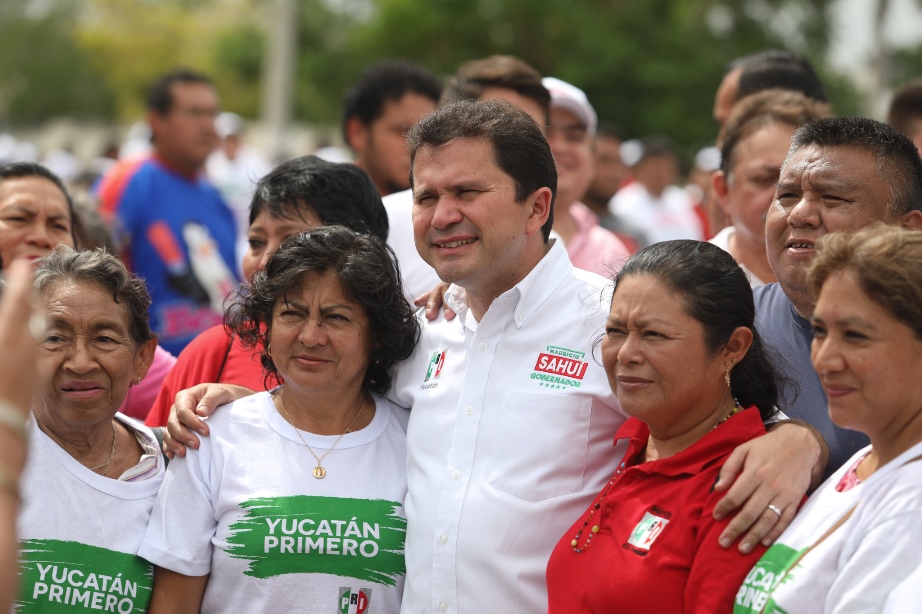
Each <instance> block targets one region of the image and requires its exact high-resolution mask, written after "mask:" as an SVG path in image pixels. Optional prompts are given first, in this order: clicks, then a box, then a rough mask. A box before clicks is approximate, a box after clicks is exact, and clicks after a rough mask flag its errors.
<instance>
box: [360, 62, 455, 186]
mask: <svg viewBox="0 0 922 614" xmlns="http://www.w3.org/2000/svg"><path fill="white" fill-rule="evenodd" d="M441 93H442V87H441V85H440V83H439V80H438V79H437V78H436V77H435V75H433V74H432V73H430V72H428V71H426V70H423V69H422V68H420V67H419V66H417V65H415V64H412V63H410V62H406V61H403V60H386V61H383V62H378V63H377V64H374V65H372V66H371V67H370V68H368V69H367V70H366V71H365V72H364V73H362V76H361V77H360V78H359V81H358V83H356V84H355V87H353V88H352V89H351V90H349V92H348V93H347V94H346V97H345V100H344V101H343V137H344V138H345V139H346V143H348V145H349V147H350V149H352V151H353V152H355V163H356V165H357V166H358V167H359V168H361V169H362V170H363V171H365V172H366V173H368V175H369V177H371V180H372V182H373V183H374V184H375V187H376V188H378V192H380V193H381V196H387V195H388V194H392V193H394V192H399V191H401V190H406V189H408V188H409V187H410V182H409V179H408V177H409V175H410V158H409V154H408V153H407V142H406V136H407V132H408V131H409V130H410V128H412V127H413V126H414V125H415V124H416V123H417V122H418V121H419V120H421V119H422V118H423V117H425V116H426V115H428V114H429V113H432V112H433V111H434V110H435V107H436V104H438V101H439V96H440V95H441Z"/></svg>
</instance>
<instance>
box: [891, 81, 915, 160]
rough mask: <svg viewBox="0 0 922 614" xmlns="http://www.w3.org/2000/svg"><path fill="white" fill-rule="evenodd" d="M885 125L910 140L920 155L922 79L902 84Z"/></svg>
mask: <svg viewBox="0 0 922 614" xmlns="http://www.w3.org/2000/svg"><path fill="white" fill-rule="evenodd" d="M887 123H888V124H890V125H891V126H893V127H894V128H896V129H897V130H899V131H900V132H902V133H903V134H905V135H906V136H908V137H909V138H910V139H912V142H913V143H915V145H916V149H918V150H919V152H920V153H922V78H917V79H913V80H912V81H909V82H908V83H904V84H903V85H902V86H901V87H900V88H899V89H898V90H897V91H896V93H895V94H894V95H893V100H892V101H891V102H890V112H889V113H887Z"/></svg>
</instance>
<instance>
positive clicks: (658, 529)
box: [627, 512, 669, 555]
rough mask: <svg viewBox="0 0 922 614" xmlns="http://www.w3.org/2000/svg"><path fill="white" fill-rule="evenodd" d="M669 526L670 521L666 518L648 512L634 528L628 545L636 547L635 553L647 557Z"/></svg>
mask: <svg viewBox="0 0 922 614" xmlns="http://www.w3.org/2000/svg"><path fill="white" fill-rule="evenodd" d="M667 524H669V520H667V519H666V518H663V517H661V516H657V515H655V514H651V513H650V512H647V513H645V514H644V515H643V518H641V519H640V522H638V523H637V526H636V527H634V530H633V531H632V532H631V536H630V537H629V538H628V540H627V543H628V544H630V545H631V546H634V552H635V553H637V554H641V555H645V554H646V553H647V552H648V551H649V550H650V546H652V545H653V542H655V541H656V538H657V537H659V536H660V534H661V533H662V532H663V529H665V528H666V525H667ZM638 551H639V552H638Z"/></svg>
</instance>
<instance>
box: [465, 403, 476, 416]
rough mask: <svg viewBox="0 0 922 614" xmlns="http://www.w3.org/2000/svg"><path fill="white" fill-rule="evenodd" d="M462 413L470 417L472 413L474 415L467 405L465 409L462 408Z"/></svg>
mask: <svg viewBox="0 0 922 614" xmlns="http://www.w3.org/2000/svg"><path fill="white" fill-rule="evenodd" d="M464 413H466V414H467V415H468V416H470V415H471V414H472V413H474V408H473V407H471V406H470V405H468V406H467V407H465V408H464Z"/></svg>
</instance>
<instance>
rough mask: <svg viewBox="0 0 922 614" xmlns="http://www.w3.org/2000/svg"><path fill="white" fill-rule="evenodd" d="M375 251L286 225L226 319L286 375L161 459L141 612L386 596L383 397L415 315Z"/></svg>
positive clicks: (391, 413) (314, 606) (395, 417)
mask: <svg viewBox="0 0 922 614" xmlns="http://www.w3.org/2000/svg"><path fill="white" fill-rule="evenodd" d="M401 287H402V286H401V283H400V275H399V273H398V270H397V267H396V264H395V263H394V260H393V258H392V255H391V253H390V251H389V249H388V248H387V247H386V246H385V245H384V243H383V242H382V241H381V240H380V239H377V238H374V237H370V236H368V235H362V234H358V233H356V232H354V231H352V230H349V229H347V228H344V227H342V226H326V227H321V228H317V229H314V230H311V231H308V232H305V233H302V234H299V235H296V236H294V237H292V238H290V239H288V240H287V241H286V242H285V243H283V244H282V246H281V247H280V248H279V249H278V250H277V251H276V252H275V253H274V254H273V255H272V256H271V257H270V258H269V261H268V263H267V264H266V268H265V270H264V271H263V272H260V273H258V274H257V275H256V276H255V277H254V278H253V281H252V285H251V287H250V288H249V290H248V292H247V294H246V295H245V296H243V297H241V298H242V300H241V302H239V303H236V304H234V305H233V306H232V307H231V308H230V309H229V311H228V314H227V326H228V327H229V328H231V329H232V330H233V332H234V333H235V334H236V335H237V336H238V337H239V338H240V339H241V341H242V342H243V343H244V345H245V346H250V347H256V348H258V349H259V350H260V358H261V360H262V365H263V367H264V368H265V370H266V373H267V377H268V376H269V375H270V374H271V375H275V376H278V377H279V378H280V379H281V381H283V382H284V384H282V385H281V386H279V387H278V388H275V389H274V390H271V391H268V392H263V393H259V394H256V395H253V396H249V397H247V398H244V399H241V400H240V401H237V402H235V403H233V404H231V405H230V406H229V407H227V408H225V410H224V411H218V412H216V413H215V414H214V415H213V416H212V417H211V418H209V419H208V429H209V431H210V433H211V437H207V438H203V440H202V442H201V446H200V447H199V449H198V450H193V449H190V450H188V452H187V454H186V456H185V458H177V459H175V460H174V461H173V463H172V464H171V465H170V470H169V472H168V474H167V477H166V479H165V480H164V484H163V488H162V490H161V492H160V496H159V498H158V502H157V505H156V507H155V510H154V513H153V516H152V519H151V524H150V527H149V529H148V532H147V535H146V537H145V540H144V543H143V545H142V547H141V552H142V554H143V555H144V556H145V557H146V558H148V560H150V561H152V562H153V563H155V564H156V565H157V570H156V577H155V583H154V595H153V599H152V601H151V610H150V611H151V612H170V613H171V614H172V613H181V612H198V611H202V612H225V611H228V610H229V609H233V610H236V611H247V612H287V611H304V610H307V611H316V612H325V611H330V612H332V611H342V612H365V611H366V610H368V609H369V607H371V608H372V609H371V610H370V611H380V612H396V611H398V610H399V608H400V599H401V594H402V590H403V577H404V575H405V573H406V570H405V565H404V560H403V552H404V535H405V533H406V530H405V529H406V519H405V515H404V511H403V500H404V497H405V495H406V488H407V486H406V427H407V419H408V417H409V416H408V412H407V411H406V410H403V409H401V408H398V407H396V406H391V405H390V404H389V403H388V401H386V400H385V399H384V398H383V394H384V392H386V391H387V389H388V387H389V386H390V383H391V380H390V375H389V374H388V371H389V369H390V368H391V366H393V364H394V363H395V362H396V361H398V360H401V359H403V358H406V357H407V356H409V354H410V353H411V352H412V350H413V347H414V345H415V343H416V340H417V338H418V336H419V326H418V324H417V322H416V319H415V318H414V317H413V313H412V310H411V308H410V306H409V304H408V303H407V302H406V301H405V300H404V298H403V295H402V293H401Z"/></svg>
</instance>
